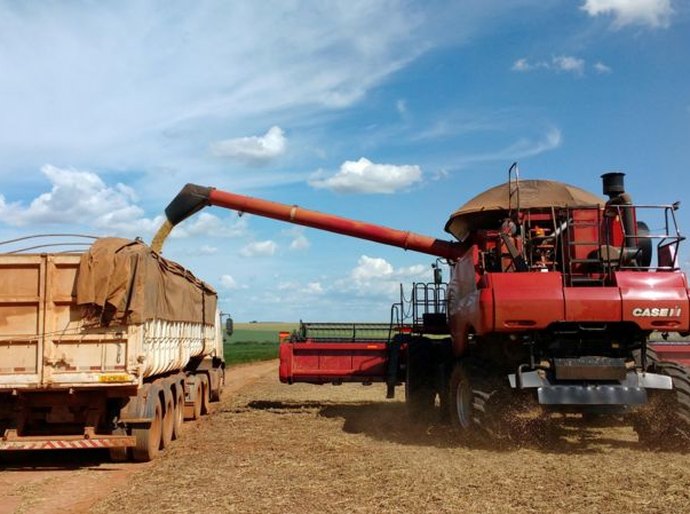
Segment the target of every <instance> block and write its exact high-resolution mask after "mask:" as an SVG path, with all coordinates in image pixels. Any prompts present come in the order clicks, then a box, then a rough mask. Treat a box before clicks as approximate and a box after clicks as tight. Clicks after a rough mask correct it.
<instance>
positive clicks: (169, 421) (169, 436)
mask: <svg viewBox="0 0 690 514" xmlns="http://www.w3.org/2000/svg"><path fill="white" fill-rule="evenodd" d="M167 396H168V395H166V397H167ZM174 431H175V404H174V402H173V400H172V397H170V400H168V402H167V404H166V406H165V412H164V413H163V423H162V427H161V448H167V447H168V446H170V443H171V442H172V440H173V433H174Z"/></svg>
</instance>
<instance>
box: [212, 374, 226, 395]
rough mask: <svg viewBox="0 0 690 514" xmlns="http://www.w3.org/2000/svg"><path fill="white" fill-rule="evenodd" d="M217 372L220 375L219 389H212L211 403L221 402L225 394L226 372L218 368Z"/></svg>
mask: <svg viewBox="0 0 690 514" xmlns="http://www.w3.org/2000/svg"><path fill="white" fill-rule="evenodd" d="M215 371H216V373H218V387H217V388H216V389H211V401H212V402H219V401H220V397H221V395H222V394H223V386H224V385H225V370H224V369H222V368H218V369H216V370H215Z"/></svg>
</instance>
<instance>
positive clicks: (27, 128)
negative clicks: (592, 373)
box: [0, 0, 690, 321]
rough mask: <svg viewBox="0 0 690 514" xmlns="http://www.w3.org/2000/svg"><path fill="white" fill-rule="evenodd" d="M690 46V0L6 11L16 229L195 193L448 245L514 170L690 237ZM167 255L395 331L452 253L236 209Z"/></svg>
mask: <svg viewBox="0 0 690 514" xmlns="http://www.w3.org/2000/svg"><path fill="white" fill-rule="evenodd" d="M688 48H690V5H689V4H688V2H685V1H681V0H577V1H555V0H538V1H537V0H515V1H512V2H504V1H499V0H483V1H480V0H465V1H448V2H444V1H440V0H439V1H430V2H405V1H395V0H388V1H379V2H372V1H359V2H358V1H352V0H350V1H343V2H338V1H331V2H316V1H309V2H307V1H304V2H302V1H299V0H293V1H281V2H270V1H267V2H239V1H236V2H227V1H217V2H214V1H206V2H191V3H190V2H134V1H132V2H76V1H73V2H38V1H36V2H31V1H29V2H13V1H1V0H0V112H1V113H2V116H0V155H1V156H2V166H1V167H0V177H1V180H2V184H3V186H2V188H1V189H0V214H1V216H0V239H2V240H6V239H10V238H13V237H19V236H23V235H28V234H35V233H57V232H77V233H85V234H97V235H119V236H126V237H135V236H141V237H142V238H144V239H145V240H147V241H150V239H151V237H152V235H153V233H154V232H155V230H156V228H157V227H158V225H159V224H160V223H161V219H162V218H161V214H162V210H163V208H164V207H165V205H167V203H168V202H169V200H170V199H171V198H172V197H173V196H174V195H175V193H176V192H177V191H178V190H179V189H180V187H182V185H184V184H185V183H186V182H194V183H198V184H202V185H208V186H214V187H217V188H219V189H225V190H229V191H234V192H238V193H242V194H248V195H253V196H259V197H262V198H268V199H272V200H276V201H281V202H286V203H290V204H292V203H296V204H299V205H301V206H304V207H307V208H311V209H316V210H321V211H325V212H331V213H334V214H339V215H343V216H350V217H355V218H358V219H362V220H366V221H371V222H374V223H379V224H384V225H389V226H392V227H395V228H401V229H407V230H413V231H416V232H421V233H423V234H427V235H432V236H435V237H443V238H449V237H450V236H449V235H447V234H444V232H443V226H444V224H445V222H446V220H447V218H448V215H449V214H450V213H451V212H452V211H453V210H455V209H456V208H457V207H458V206H460V205H461V204H462V203H464V202H465V201H466V200H468V199H470V198H471V197H472V196H474V195H475V194H477V193H479V192H480V191H482V190H484V189H486V188H487V187H490V186H493V185H496V184H498V183H501V182H504V181H505V179H506V172H507V168H508V166H509V165H510V164H511V163H512V162H513V161H516V160H517V161H519V164H520V172H521V177H522V178H550V179H556V180H562V181H565V182H568V183H572V184H574V185H577V186H580V187H583V188H585V189H589V190H592V191H593V192H595V193H600V190H601V186H600V179H599V175H600V174H601V173H603V172H606V171H611V170H618V171H624V172H625V173H627V186H628V190H629V191H630V192H631V193H632V195H633V197H634V198H635V199H636V200H637V201H638V202H641V203H671V202H673V201H676V200H681V201H683V202H685V204H686V205H685V207H686V209H683V208H681V211H680V212H679V222H680V224H681V229H683V228H685V230H690V228H689V227H690V214H689V213H690V210H688V209H687V208H688V205H687V199H688V187H687V186H688V185H689V182H690V181H689V180H688V178H687V166H688V163H690V57H689V56H688V55H689V54H688ZM164 255H165V256H167V257H169V258H172V259H174V260H177V261H179V262H180V263H182V264H184V265H185V266H187V267H189V268H190V269H191V270H192V271H193V272H194V273H196V274H197V275H198V276H200V277H201V278H203V279H204V280H206V281H208V282H210V283H211V284H212V285H214V287H216V288H217V290H218V292H219V296H220V298H221V307H222V309H223V310H224V311H227V312H231V313H232V314H233V315H234V317H235V318H236V319H238V320H253V319H257V320H285V321H292V320H297V319H300V318H302V319H305V320H333V321H337V320H386V319H387V317H388V313H389V305H390V303H391V302H393V301H395V300H396V299H397V294H398V286H397V284H398V283H399V282H404V283H408V282H411V281H413V280H416V281H421V280H428V279H430V278H431V275H430V264H431V262H432V261H433V258H431V257H428V256H425V255H421V254H415V253H412V252H407V253H406V252H403V251H402V250H398V249H395V248H388V247H383V246H380V245H376V244H373V243H368V242H364V241H358V240H353V239H346V238H343V237H341V236H336V235H331V234H325V233H320V232H317V231H315V230H311V229H298V228H296V227H294V226H291V225H288V224H284V223H279V222H275V221H271V220H264V219H260V218H257V217H255V216H243V217H242V218H238V217H237V216H236V214H234V213H232V212H230V211H224V210H221V209H218V208H211V209H208V210H207V211H205V212H203V213H202V214H199V215H197V216H196V217H195V218H192V219H190V220H188V221H186V222H185V223H184V224H182V225H180V226H179V227H178V228H177V229H175V231H174V232H173V236H172V237H171V239H169V240H168V243H167V244H166V247H165V248H164ZM685 255H687V253H683V256H684V257H683V259H684V260H685V259H687V257H685ZM686 265H687V263H686Z"/></svg>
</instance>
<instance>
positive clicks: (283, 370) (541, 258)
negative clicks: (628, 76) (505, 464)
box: [166, 166, 690, 444]
mask: <svg viewBox="0 0 690 514" xmlns="http://www.w3.org/2000/svg"><path fill="white" fill-rule="evenodd" d="M623 176H624V174H622V173H617V172H615V173H606V174H604V175H602V179H603V192H604V194H605V195H606V196H607V197H608V199H602V198H601V197H599V196H598V195H595V194H592V193H590V192H588V191H585V190H583V189H580V188H578V187H575V186H571V185H569V184H563V183H560V182H555V181H551V180H520V179H519V177H518V175H517V167H516V166H513V167H511V170H510V171H509V173H508V181H507V182H506V183H504V184H501V185H499V186H496V187H494V188H492V189H489V190H487V191H485V192H483V193H481V194H479V195H477V196H476V197H475V198H473V199H471V200H470V201H468V202H467V203H466V204H464V205H463V206H461V207H460V208H459V209H458V210H457V211H455V212H453V213H452V214H451V216H450V218H449V219H448V221H447V223H446V225H445V230H446V231H447V232H448V233H450V234H451V235H453V236H454V237H455V238H456V241H455V242H449V241H442V240H439V239H436V238H433V237H427V236H421V235H418V234H413V233H410V232H406V231H401V230H395V229H390V228H387V227H381V226H378V225H373V224H370V223H364V222H359V221H355V220H349V219H346V218H341V217H338V216H333V215H330V214H323V213H319V212H315V211H309V210H306V209H302V208H300V207H297V206H291V205H283V204H278V203H276V202H270V201H266V200H262V199H256V198H250V197H246V196H242V195H238V194H235V193H230V192H225V191H219V190H217V189H214V188H208V187H201V186H196V185H191V184H189V185H187V186H185V187H184V188H183V189H182V191H181V192H180V193H179V194H178V196H177V197H176V198H175V199H174V200H173V202H171V204H170V205H169V206H168V208H167V209H166V217H167V218H168V221H169V223H170V225H171V226H174V225H175V224H177V223H179V222H180V221H181V220H183V219H185V218H186V217H187V216H189V215H191V214H193V213H194V212H196V211H198V210H200V209H201V208H203V207H204V206H206V205H215V206H219V207H225V208H230V209H234V210H237V211H239V212H240V213H243V212H247V213H251V214H255V215H259V216H264V217H270V218H274V219H278V220H282V221H286V222H290V223H295V224H300V225H304V226H308V227H313V228H318V229H322V230H327V231H331V232H336V233H339V234H345V235H349V236H353V237H358V238H362V239H367V240H371V241H376V242H379V243H383V244H388V245H392V246H398V247H401V248H404V249H409V250H415V251H419V252H422V253H425V254H429V255H433V256H436V257H439V258H440V259H441V260H443V261H444V262H445V263H446V264H447V265H448V266H449V269H450V278H449V281H448V283H447V284H440V283H436V281H435V283H434V284H433V285H432V286H431V287H428V286H427V285H423V286H424V287H423V288H422V289H421V290H420V294H419V295H417V294H413V295H412V299H411V300H410V302H409V303H410V304H411V306H412V307H413V308H415V309H416V308H417V307H420V311H419V312H418V314H419V315H418V316H414V317H413V319H412V320H411V322H409V323H407V322H398V323H392V324H391V330H390V334H391V336H390V337H389V338H388V339H387V340H386V341H374V340H359V341H358V340H352V341H347V342H343V341H338V340H330V341H329V340H328V338H323V337H317V338H314V337H309V335H308V334H307V337H302V338H297V339H293V340H292V341H290V342H287V343H284V344H283V345H282V346H281V350H280V355H281V367H280V376H281V380H283V381H285V382H288V383H294V382H312V383H326V382H333V383H340V382H343V381H350V380H356V379H361V381H363V382H371V381H385V382H386V383H387V384H388V393H389V396H390V395H391V393H392V391H393V390H394V387H395V386H396V385H397V384H401V383H404V385H405V393H406V402H407V404H408V407H409V411H410V413H411V414H412V415H413V416H414V417H415V418H418V417H425V416H427V415H428V414H429V413H431V412H436V411H437V408H436V407H435V404H436V400H437V399H438V400H439V403H440V405H441V413H442V414H443V415H444V416H446V417H449V418H450V420H451V422H452V423H453V425H454V426H455V427H457V429H458V431H459V432H460V433H463V434H468V435H471V434H490V435H491V436H492V437H499V438H502V437H511V425H512V423H511V422H512V420H515V419H517V417H518V416H519V415H521V414H522V413H521V412H519V410H516V409H521V408H523V406H524V407H525V411H529V410H532V406H533V405H537V406H539V407H540V409H541V410H542V411H546V412H551V411H565V412H576V413H589V412H594V413H598V414H614V415H616V417H619V416H626V417H628V419H629V420H630V421H631V423H632V425H633V427H634V428H635V430H636V431H637V433H638V435H639V437H640V439H641V440H644V441H647V442H649V443H650V444H663V443H665V442H667V441H669V440H682V441H684V443H685V444H687V442H688V441H690V372H689V371H688V368H687V366H688V365H690V352H689V351H688V348H689V345H688V343H687V342H685V341H683V340H680V341H677V342H675V343H674V342H672V340H674V337H670V338H669V335H673V334H681V335H682V334H685V335H687V334H690V312H689V311H690V292H689V290H688V282H687V278H686V276H685V273H683V271H682V270H681V269H680V266H679V261H678V250H679V247H680V244H681V242H682V241H683V239H684V238H683V236H681V235H680V233H679V231H678V228H677V224H676V218H675V212H676V210H677V209H678V203H673V204H666V205H645V204H635V203H633V201H632V198H631V197H630V195H629V194H628V193H627V192H626V191H625V187H624V183H623ZM645 220H647V221H648V222H650V223H649V225H648V224H646V223H645ZM651 220H653V221H651ZM650 227H652V228H650ZM430 293H432V294H431V296H430ZM440 295H442V296H440ZM430 297H431V298H435V299H434V301H432V302H428V301H426V300H423V298H427V299H428V298H430ZM439 298H441V301H440V302H439V301H437V299H439ZM425 305H426V307H425ZM429 305H433V308H431V307H428V306H429ZM402 307H403V308H402V309H401V310H402V311H406V310H407V309H406V308H404V307H405V306H402ZM396 325H397V326H396ZM657 334H660V335H661V336H660V337H663V338H668V339H669V340H668V341H661V342H660V343H659V342H657V340H656V339H655V338H656V337H657Z"/></svg>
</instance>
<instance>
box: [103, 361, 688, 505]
mask: <svg viewBox="0 0 690 514" xmlns="http://www.w3.org/2000/svg"><path fill="white" fill-rule="evenodd" d="M256 366H264V368H263V369H264V370H266V369H267V368H266V364H259V365H256ZM276 367H277V364H275V365H270V369H268V370H267V371H264V374H263V376H261V378H259V379H258V380H256V381H255V382H253V383H251V384H249V385H246V386H245V387H243V388H241V389H239V390H238V391H237V392H235V393H231V394H226V395H225V396H224V397H223V401H222V402H221V404H220V405H219V406H218V408H217V409H216V411H215V412H214V414H212V415H211V416H210V417H208V418H207V419H205V420H203V421H202V422H200V423H197V424H195V425H192V427H191V429H189V430H187V431H186V433H185V435H184V438H183V439H182V440H181V441H178V442H177V443H175V444H173V446H172V447H171V448H170V449H169V450H167V451H166V452H165V454H164V455H163V456H162V457H161V458H160V459H159V460H157V461H155V462H153V463H152V464H149V465H146V467H143V468H141V471H140V472H137V473H134V474H132V475H131V476H130V477H129V479H128V481H127V482H126V483H125V484H124V485H121V486H119V487H118V488H117V489H116V490H115V491H113V492H112V493H110V494H109V495H108V496H107V497H105V498H104V499H103V500H101V501H100V502H98V503H97V504H96V505H95V506H93V508H92V511H93V512H98V513H106V512H107V513H109V514H110V513H112V512H125V513H137V514H138V513H139V512H141V510H142V509H143V508H145V509H151V510H156V511H159V512H191V511H207V512H267V513H271V512H276V513H277V512H281V513H283V512H379V513H380V512H462V511H467V512H484V513H486V512H517V511H520V512H536V511H539V512H639V511H651V512H661V511H664V512H687V511H688V509H689V508H690V457H689V456H688V454H684V453H679V452H653V451H648V450H646V449H644V448H642V447H640V446H639V445H638V443H637V439H636V436H635V434H634V433H633V432H632V430H631V429H629V428H628V427H614V428H610V427H609V428H597V427H592V426H591V425H590V426H587V425H583V424H582V422H581V420H580V419H579V418H568V419H566V420H564V421H563V424H562V425H559V426H558V427H556V428H554V429H553V433H552V436H553V437H552V438H551V439H550V440H549V442H548V443H546V442H542V443H529V444H525V445H524V446H523V447H511V448H504V449H498V448H490V447H480V446H477V445H470V444H463V443H460V442H458V441H457V440H456V438H455V437H454V434H453V433H452V432H451V430H450V429H449V428H448V427H445V426H441V425H417V424H414V423H411V422H409V421H408V420H407V418H406V417H405V414H404V404H403V403H402V401H401V400H395V401H390V400H385V399H384V391H383V388H382V387H380V386H371V387H362V386H359V385H343V386H341V387H331V386H323V387H318V386H309V385H293V386H286V385H282V384H280V383H279V382H278V379H277V370H276ZM230 372H232V370H230ZM154 504H155V507H154Z"/></svg>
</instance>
